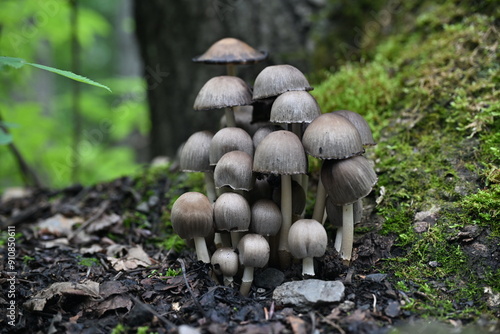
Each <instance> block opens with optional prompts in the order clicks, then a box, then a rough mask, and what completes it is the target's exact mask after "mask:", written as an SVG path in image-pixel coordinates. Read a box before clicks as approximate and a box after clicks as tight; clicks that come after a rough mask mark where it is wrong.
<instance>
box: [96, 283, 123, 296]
mask: <svg viewBox="0 0 500 334" xmlns="http://www.w3.org/2000/svg"><path fill="white" fill-rule="evenodd" d="M127 291H128V288H127V287H126V286H125V285H123V283H121V282H118V281H105V282H102V283H101V285H100V287H99V294H100V295H101V297H103V298H108V297H109V296H111V295H119V294H122V293H125V292H127Z"/></svg>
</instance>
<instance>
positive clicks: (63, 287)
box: [24, 281, 101, 311]
mask: <svg viewBox="0 0 500 334" xmlns="http://www.w3.org/2000/svg"><path fill="white" fill-rule="evenodd" d="M60 295H78V296H87V297H90V298H96V299H99V298H101V297H100V296H99V283H97V282H92V281H87V282H85V283H72V282H60V283H54V284H52V285H51V286H49V287H48V288H46V289H43V290H42V291H39V292H38V293H37V294H35V295H34V296H33V297H31V299H30V300H28V301H27V302H26V303H24V307H25V308H26V309H28V310H30V311H43V309H44V307H45V304H46V303H47V301H48V300H49V299H51V298H53V297H54V296H60Z"/></svg>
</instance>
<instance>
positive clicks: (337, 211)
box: [326, 196, 363, 253]
mask: <svg viewBox="0 0 500 334" xmlns="http://www.w3.org/2000/svg"><path fill="white" fill-rule="evenodd" d="M342 209H343V207H342V206H341V205H335V204H333V202H332V201H331V199H330V197H329V196H327V197H326V214H327V216H328V220H329V221H330V224H332V226H333V227H335V228H336V229H337V233H336V235H335V243H334V247H335V250H336V251H337V252H339V253H340V247H341V245H342V220H343V216H344V213H343V210H342ZM352 209H353V223H354V225H356V224H358V223H359V222H360V221H361V218H362V216H363V200H362V199H359V200H357V201H356V202H354V204H353V206H352Z"/></svg>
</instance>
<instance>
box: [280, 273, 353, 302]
mask: <svg viewBox="0 0 500 334" xmlns="http://www.w3.org/2000/svg"><path fill="white" fill-rule="evenodd" d="M344 290H345V287H344V284H342V282H340V281H321V280H317V279H310V280H304V281H294V282H286V283H283V284H282V285H280V286H278V287H277V288H276V289H275V290H274V293H273V299H274V300H275V301H276V303H277V304H280V305H293V306H294V307H295V308H297V309H307V308H310V307H311V306H314V305H317V304H328V303H335V302H339V301H341V300H342V299H343V298H344Z"/></svg>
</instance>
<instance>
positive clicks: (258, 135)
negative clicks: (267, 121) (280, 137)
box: [252, 125, 283, 148]
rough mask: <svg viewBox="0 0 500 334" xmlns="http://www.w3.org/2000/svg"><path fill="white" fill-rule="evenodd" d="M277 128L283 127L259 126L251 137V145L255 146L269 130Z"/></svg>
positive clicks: (272, 130)
mask: <svg viewBox="0 0 500 334" xmlns="http://www.w3.org/2000/svg"><path fill="white" fill-rule="evenodd" d="M278 130H283V128H282V127H281V126H279V125H265V126H263V127H261V128H260V129H259V130H257V131H255V133H254V134H253V137H252V141H253V147H255V148H257V146H259V144H260V142H261V141H262V139H264V138H265V137H266V136H267V135H268V134H270V133H271V132H274V131H278Z"/></svg>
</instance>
